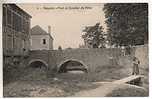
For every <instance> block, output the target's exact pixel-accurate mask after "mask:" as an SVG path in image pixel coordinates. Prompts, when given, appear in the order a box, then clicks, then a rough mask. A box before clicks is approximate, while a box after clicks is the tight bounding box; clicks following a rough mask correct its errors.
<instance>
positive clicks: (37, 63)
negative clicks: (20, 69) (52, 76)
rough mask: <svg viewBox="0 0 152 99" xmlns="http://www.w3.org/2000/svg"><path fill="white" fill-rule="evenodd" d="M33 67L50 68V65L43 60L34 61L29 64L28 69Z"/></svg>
mask: <svg viewBox="0 0 152 99" xmlns="http://www.w3.org/2000/svg"><path fill="white" fill-rule="evenodd" d="M33 65H41V66H44V67H46V68H48V64H47V63H46V62H45V61H43V60H41V59H33V60H31V61H30V62H29V63H28V67H30V66H33Z"/></svg>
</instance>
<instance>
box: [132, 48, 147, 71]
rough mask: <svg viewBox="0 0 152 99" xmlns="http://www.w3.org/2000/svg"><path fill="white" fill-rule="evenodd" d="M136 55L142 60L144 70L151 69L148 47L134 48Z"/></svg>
mask: <svg viewBox="0 0 152 99" xmlns="http://www.w3.org/2000/svg"><path fill="white" fill-rule="evenodd" d="M134 54H135V56H136V57H137V58H138V59H139V60H140V65H141V66H142V67H143V68H148V67H149V64H148V63H149V58H148V56H149V55H148V54H149V53H148V45H141V46H136V47H134Z"/></svg>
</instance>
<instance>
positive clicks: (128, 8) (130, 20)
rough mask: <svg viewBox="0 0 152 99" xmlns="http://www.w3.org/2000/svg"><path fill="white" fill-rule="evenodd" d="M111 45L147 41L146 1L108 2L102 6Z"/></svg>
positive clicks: (135, 43)
mask: <svg viewBox="0 0 152 99" xmlns="http://www.w3.org/2000/svg"><path fill="white" fill-rule="evenodd" d="M103 10H104V12H105V17H106V23H107V27H108V30H107V32H108V39H109V41H110V42H111V45H116V46H128V45H142V44H144V41H146V42H148V4H147V3H108V4H105V5H104V8H103Z"/></svg>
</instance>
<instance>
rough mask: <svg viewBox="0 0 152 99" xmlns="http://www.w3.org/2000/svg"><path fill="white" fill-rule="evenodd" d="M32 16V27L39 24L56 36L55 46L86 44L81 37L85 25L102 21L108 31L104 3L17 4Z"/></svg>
mask: <svg viewBox="0 0 152 99" xmlns="http://www.w3.org/2000/svg"><path fill="white" fill-rule="evenodd" d="M17 5H18V6H19V7H20V8H22V9H23V10H25V11H26V12H27V13H29V14H30V15H31V16H32V19H31V28H32V27H33V26H35V25H39V26H40V27H42V28H43V29H44V30H45V31H48V25H50V26H51V35H52V37H53V38H54V41H53V46H54V49H57V48H58V46H61V47H62V48H63V49H64V48H69V47H70V48H78V47H79V45H82V44H84V41H83V39H82V37H81V35H82V30H83V29H84V27H85V26H93V25H95V24H96V23H97V22H100V23H101V25H102V26H103V27H104V29H105V31H106V24H105V23H104V21H105V16H104V12H103V10H102V9H103V4H17Z"/></svg>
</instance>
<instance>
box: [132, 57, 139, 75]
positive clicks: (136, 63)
mask: <svg viewBox="0 0 152 99" xmlns="http://www.w3.org/2000/svg"><path fill="white" fill-rule="evenodd" d="M139 64H140V61H139V59H138V58H137V57H134V58H133V72H132V75H139Z"/></svg>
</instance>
